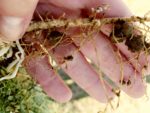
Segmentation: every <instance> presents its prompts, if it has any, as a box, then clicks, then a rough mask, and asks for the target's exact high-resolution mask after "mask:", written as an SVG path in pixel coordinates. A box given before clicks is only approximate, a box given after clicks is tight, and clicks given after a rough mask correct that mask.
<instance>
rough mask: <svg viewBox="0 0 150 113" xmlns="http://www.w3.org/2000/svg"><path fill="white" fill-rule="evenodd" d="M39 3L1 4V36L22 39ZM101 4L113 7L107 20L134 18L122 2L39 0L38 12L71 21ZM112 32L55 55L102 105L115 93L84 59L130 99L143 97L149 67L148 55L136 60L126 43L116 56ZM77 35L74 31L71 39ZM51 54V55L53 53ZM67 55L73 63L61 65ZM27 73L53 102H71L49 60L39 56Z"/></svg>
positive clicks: (106, 29) (104, 31)
mask: <svg viewBox="0 0 150 113" xmlns="http://www.w3.org/2000/svg"><path fill="white" fill-rule="evenodd" d="M37 2H38V1H37V0H32V1H31V0H29V1H27V2H20V1H17V0H11V1H10V0H9V2H7V0H2V2H1V4H0V8H1V11H0V14H1V20H0V24H1V26H0V33H1V38H2V39H3V40H9V41H12V40H15V39H16V38H20V37H21V36H22V35H23V33H24V32H25V30H26V28H27V26H28V24H29V22H30V20H31V17H32V14H33V11H34V9H35V6H36V4H37ZM18 3H20V4H21V3H22V6H21V5H18ZM10 4H11V6H13V8H12V9H11V7H9V5H10ZM12 4H13V5H12ZM101 4H109V5H110V10H109V11H108V12H106V14H105V16H106V17H125V16H131V15H132V14H131V13H130V11H129V10H128V8H127V7H126V6H125V5H124V4H123V3H122V1H120V0H115V1H113V2H111V1H110V0H100V1H98V0H90V1H89V0H82V1H81V0H80V1H79V0H75V1H69V0H61V1H59V0H55V1H54V0H49V1H48V0H40V1H39V4H38V6H37V11H38V12H39V14H40V15H43V14H45V13H47V12H49V13H51V14H52V15H54V16H55V17H59V16H61V15H62V14H63V13H64V12H65V13H66V16H67V17H68V18H78V17H80V16H82V13H81V9H89V10H90V9H91V8H92V7H97V6H100V5H101ZM83 13H84V12H83ZM8 19H9V20H8ZM10 28H11V29H10ZM111 31H112V29H111V27H110V26H104V27H102V28H101V33H98V34H95V35H93V38H92V39H93V40H89V41H88V42H86V43H85V44H83V45H82V46H81V48H80V50H81V51H78V52H72V51H73V50H76V49H77V46H79V43H78V40H74V44H70V45H68V46H64V47H62V46H61V47H59V46H58V47H56V48H55V49H54V50H55V51H54V52H53V55H54V56H55V59H56V61H58V62H59V63H60V66H61V68H62V69H63V70H64V71H65V72H66V73H67V74H68V75H69V76H70V77H71V78H72V79H73V80H74V81H76V83H78V85H79V86H80V87H81V88H83V89H84V90H85V91H86V92H87V93H88V94H89V95H91V96H92V97H94V98H95V99H97V100H99V101H101V102H107V101H108V99H110V98H113V97H114V96H115V93H114V92H113V91H112V87H111V86H110V85H108V84H107V83H106V82H105V81H102V80H101V79H100V77H99V75H101V73H98V72H96V71H95V70H94V69H93V68H92V67H91V65H90V64H89V63H88V62H87V60H86V59H85V56H86V57H88V58H89V59H91V60H92V61H93V62H94V63H95V64H100V65H99V67H100V69H101V70H102V71H103V73H105V74H106V75H107V76H108V77H109V78H110V79H112V80H113V81H114V82H115V83H116V84H117V85H118V86H119V87H121V89H122V90H123V91H124V92H126V93H127V94H128V95H130V96H132V97H140V96H142V95H143V94H144V93H145V85H144V83H143V81H142V70H143V67H144V65H145V64H146V60H145V55H143V54H140V56H139V60H137V59H134V57H135V55H137V54H136V53H132V52H130V51H129V50H128V48H127V47H126V46H125V45H124V44H123V43H119V44H115V47H118V49H119V50H120V51H121V57H119V55H118V54H119V53H118V54H117V52H115V51H114V46H112V44H111V43H110V42H109V41H108V40H107V38H108V36H109V34H110V32H111ZM77 32H78V31H76V32H75V31H74V32H73V33H72V34H71V35H74V34H75V33H77ZM68 34H69V33H68ZM92 43H94V44H92ZM95 48H96V50H95ZM50 52H51V53H52V51H50ZM68 55H72V56H73V59H72V60H71V61H66V62H65V63H61V61H62V59H64V57H65V56H68ZM116 58H117V59H119V60H120V59H122V61H120V62H121V63H120V62H118V60H117V59H116ZM129 60H130V61H129ZM66 66H67V68H66ZM27 70H28V72H29V73H30V74H31V75H32V77H34V78H35V79H36V80H37V81H38V82H39V83H40V84H41V86H42V88H43V89H44V91H45V92H46V93H47V94H48V95H49V96H50V97H52V98H53V99H55V100H57V101H59V102H65V101H68V100H69V99H70V98H71V96H72V93H71V91H70V90H69V88H68V87H67V86H66V85H65V84H64V82H63V81H62V80H61V78H60V77H59V76H58V75H57V74H56V73H55V71H54V70H53V69H52V66H51V65H50V64H49V63H48V59H47V58H46V57H44V56H43V57H40V56H39V57H36V58H33V59H32V60H31V61H30V62H29V63H28V66H27ZM121 73H122V74H121ZM122 75H123V80H124V81H126V82H127V84H124V85H121V84H120V83H119V82H120V80H121V77H122ZM129 83H130V84H129Z"/></svg>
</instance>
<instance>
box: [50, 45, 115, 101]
mask: <svg viewBox="0 0 150 113" xmlns="http://www.w3.org/2000/svg"><path fill="white" fill-rule="evenodd" d="M76 49H77V48H76V47H75V46H73V45H68V46H65V47H61V46H60V47H57V48H55V49H54V52H53V53H54V55H55V58H57V62H59V64H60V65H61V67H62V68H63V69H64V71H65V72H66V73H67V74H68V75H69V76H70V77H71V78H72V79H73V80H74V81H75V82H76V83H77V84H78V85H79V86H80V87H81V88H83V89H84V90H85V91H86V92H87V93H88V94H89V95H90V96H92V97H94V98H95V99H97V100H99V101H100V102H108V101H109V100H110V99H112V98H113V96H114V94H113V92H112V90H111V88H110V87H109V86H108V85H107V84H105V82H104V81H101V79H100V76H102V75H98V74H97V73H96V72H95V71H94V70H93V69H92V68H91V66H90V64H89V63H88V62H87V61H86V60H85V58H84V57H83V55H82V54H81V53H80V52H77V51H76V52H75V50H76ZM70 51H72V52H70ZM68 55H72V57H73V58H72V60H70V61H69V60H68V61H66V62H65V63H63V61H64V58H65V57H67V56H68Z"/></svg>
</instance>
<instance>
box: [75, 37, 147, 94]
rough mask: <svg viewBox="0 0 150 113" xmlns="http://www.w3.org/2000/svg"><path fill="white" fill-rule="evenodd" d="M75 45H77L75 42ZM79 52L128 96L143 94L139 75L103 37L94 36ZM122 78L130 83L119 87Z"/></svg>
mask: <svg viewBox="0 0 150 113" xmlns="http://www.w3.org/2000/svg"><path fill="white" fill-rule="evenodd" d="M76 44H78V42H77V40H76ZM78 46H80V45H78ZM81 51H82V52H83V54H84V55H85V56H86V57H88V58H90V59H91V60H92V61H93V62H94V63H95V64H97V65H98V66H99V67H100V69H101V70H102V71H103V72H104V73H105V74H106V75H107V76H108V77H109V78H110V79H112V80H113V81H114V82H115V83H117V85H118V86H120V87H121V88H122V89H123V90H124V91H125V92H126V93H127V94H128V95H130V96H132V97H141V96H142V95H144V94H145V85H144V83H143V81H142V76H141V73H138V72H136V71H135V68H134V67H133V66H132V65H131V64H129V63H128V62H127V61H126V59H125V58H124V57H123V56H122V55H121V54H118V52H117V51H114V49H113V47H112V45H111V43H110V42H109V41H108V40H107V39H106V37H105V36H104V35H102V34H97V35H95V36H94V39H92V40H90V41H87V42H86V43H85V44H84V45H82V46H81ZM119 55H121V57H119ZM122 77H123V80H124V81H126V82H129V81H130V84H128V83H126V84H122V85H121V83H120V81H121V78H122ZM139 89H140V91H139Z"/></svg>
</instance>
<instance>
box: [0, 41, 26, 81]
mask: <svg viewBox="0 0 150 113" xmlns="http://www.w3.org/2000/svg"><path fill="white" fill-rule="evenodd" d="M16 45H17V47H18V49H19V52H17V53H16V54H15V56H16V58H17V59H16V60H14V61H13V62H12V63H11V64H10V65H9V66H8V67H7V70H9V69H11V68H13V67H14V66H15V65H16V66H15V69H14V71H13V72H12V73H11V74H8V75H6V76H4V77H2V78H0V81H2V80H6V79H12V78H14V77H16V75H17V73H18V70H19V67H21V63H22V62H23V60H24V56H25V54H24V50H23V49H22V47H21V46H20V43H19V41H16ZM19 54H21V56H20V57H19Z"/></svg>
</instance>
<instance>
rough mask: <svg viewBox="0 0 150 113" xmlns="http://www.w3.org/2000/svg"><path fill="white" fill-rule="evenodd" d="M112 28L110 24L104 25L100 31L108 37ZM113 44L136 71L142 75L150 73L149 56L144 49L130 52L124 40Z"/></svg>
mask: <svg viewBox="0 0 150 113" xmlns="http://www.w3.org/2000/svg"><path fill="white" fill-rule="evenodd" d="M112 29H113V28H112V25H104V26H102V27H101V32H102V33H104V34H105V35H106V36H107V37H109V38H110V34H111V32H112ZM115 46H116V47H117V48H118V49H119V50H120V51H121V52H122V53H123V54H124V55H125V56H126V58H127V59H128V62H130V63H131V64H132V65H133V66H134V67H135V69H136V70H137V71H138V72H141V71H142V74H143V75H147V74H149V73H150V70H149V61H150V56H148V55H147V53H146V52H145V51H141V52H132V51H130V50H129V49H128V47H127V46H126V45H125V42H122V43H115Z"/></svg>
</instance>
